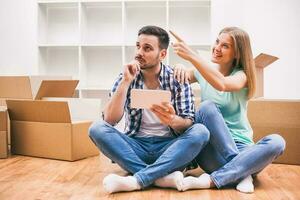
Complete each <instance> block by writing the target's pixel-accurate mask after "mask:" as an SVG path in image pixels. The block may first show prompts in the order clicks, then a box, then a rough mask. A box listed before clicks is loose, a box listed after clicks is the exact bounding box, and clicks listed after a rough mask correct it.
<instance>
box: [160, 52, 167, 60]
mask: <svg viewBox="0 0 300 200" xmlns="http://www.w3.org/2000/svg"><path fill="white" fill-rule="evenodd" d="M166 56H167V49H162V50H161V51H160V52H159V59H160V61H162V60H163V59H165V57H166Z"/></svg>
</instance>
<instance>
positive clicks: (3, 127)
mask: <svg viewBox="0 0 300 200" xmlns="http://www.w3.org/2000/svg"><path fill="white" fill-rule="evenodd" d="M7 120H8V119H7V108H6V107H4V106H0V131H7Z"/></svg>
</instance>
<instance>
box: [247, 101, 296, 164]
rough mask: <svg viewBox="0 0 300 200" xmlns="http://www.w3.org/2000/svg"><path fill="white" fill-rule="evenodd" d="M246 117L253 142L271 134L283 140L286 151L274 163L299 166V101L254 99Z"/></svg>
mask: <svg viewBox="0 0 300 200" xmlns="http://www.w3.org/2000/svg"><path fill="white" fill-rule="evenodd" d="M248 117H249V121H250V123H251V126H252V128H253V136H254V141H255V142H257V141H258V140H260V139H261V138H262V137H264V136H266V135H269V134H272V133H278V134H280V135H281V136H282V137H283V138H284V139H285V141H286V149H285V151H284V153H283V155H281V156H279V157H278V158H277V159H276V160H275V161H274V162H275V163H283V164H296V165H300V148H299V144H300V100H276V99H272V100H270V99H263V98H258V99H254V100H251V101H249V103H248Z"/></svg>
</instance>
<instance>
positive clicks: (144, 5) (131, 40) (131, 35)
mask: <svg viewBox="0 0 300 200" xmlns="http://www.w3.org/2000/svg"><path fill="white" fill-rule="evenodd" d="M125 24H126V27H125V43H126V44H130V45H135V43H136V39H137V37H138V31H139V30H140V29H141V28H142V27H143V26H146V25H156V26H159V27H162V28H166V26H167V16H166V2H165V1H154V2H152V1H149V2H148V1H146V2H140V1H138V2H137V1H134V2H133V1H132V2H131V1H129V2H125Z"/></svg>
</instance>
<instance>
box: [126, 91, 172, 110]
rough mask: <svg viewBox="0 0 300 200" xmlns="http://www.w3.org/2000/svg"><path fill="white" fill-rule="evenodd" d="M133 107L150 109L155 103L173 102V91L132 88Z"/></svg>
mask: <svg viewBox="0 0 300 200" xmlns="http://www.w3.org/2000/svg"><path fill="white" fill-rule="evenodd" d="M130 95H131V107H132V108H144V109H145V108H146V109H149V108H150V107H151V106H152V105H153V104H158V105H159V104H161V103H162V102H171V92H170V91H168V90H144V89H132V90H131V94H130Z"/></svg>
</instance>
